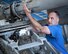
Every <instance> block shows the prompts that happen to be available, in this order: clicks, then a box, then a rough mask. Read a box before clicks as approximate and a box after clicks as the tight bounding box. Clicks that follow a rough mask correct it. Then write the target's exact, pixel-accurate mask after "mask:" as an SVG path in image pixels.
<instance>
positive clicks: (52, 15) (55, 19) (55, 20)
mask: <svg viewBox="0 0 68 54" xmlns="http://www.w3.org/2000/svg"><path fill="white" fill-rule="evenodd" d="M58 20H59V18H58V16H57V15H56V13H55V12H51V13H50V14H49V18H48V23H49V25H53V24H54V25H56V24H58Z"/></svg>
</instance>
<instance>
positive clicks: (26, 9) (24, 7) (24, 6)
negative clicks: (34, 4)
mask: <svg viewBox="0 0 68 54" xmlns="http://www.w3.org/2000/svg"><path fill="white" fill-rule="evenodd" d="M23 9H24V11H25V12H26V13H31V11H30V10H29V9H28V8H27V6H26V4H24V5H23Z"/></svg>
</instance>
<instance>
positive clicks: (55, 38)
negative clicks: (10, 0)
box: [23, 4, 68, 54]
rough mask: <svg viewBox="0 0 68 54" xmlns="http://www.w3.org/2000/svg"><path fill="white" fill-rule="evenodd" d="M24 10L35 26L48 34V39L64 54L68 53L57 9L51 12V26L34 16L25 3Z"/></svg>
mask: <svg viewBox="0 0 68 54" xmlns="http://www.w3.org/2000/svg"><path fill="white" fill-rule="evenodd" d="M23 8H24V11H25V13H26V15H27V16H28V18H29V20H30V21H31V23H32V24H33V26H34V28H35V29H36V30H37V31H40V32H41V33H44V34H46V38H47V40H48V41H49V42H50V43H51V44H52V45H53V46H54V47H55V48H56V49H57V50H58V51H59V52H61V53H62V54H68V53H67V52H66V49H65V47H64V39H63V35H62V29H61V26H60V25H59V24H58V23H59V14H58V13H57V12H56V11H53V12H50V13H49V19H48V22H49V26H42V25H41V24H39V23H38V22H37V21H36V20H35V19H34V18H32V16H31V14H30V11H29V9H28V8H27V6H26V4H24V7H23Z"/></svg>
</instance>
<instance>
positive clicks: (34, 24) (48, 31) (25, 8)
mask: <svg viewBox="0 0 68 54" xmlns="http://www.w3.org/2000/svg"><path fill="white" fill-rule="evenodd" d="M24 11H25V13H26V15H27V16H28V18H29V19H30V21H31V23H32V24H33V26H34V27H35V28H36V29H37V30H38V31H40V32H42V33H46V34H50V30H49V29H48V27H47V26H42V25H41V24H39V23H38V22H37V21H36V20H35V19H34V18H32V16H31V14H30V11H29V9H28V8H27V6H26V4H24Z"/></svg>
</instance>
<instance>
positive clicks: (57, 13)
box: [48, 11, 61, 18]
mask: <svg viewBox="0 0 68 54" xmlns="http://www.w3.org/2000/svg"><path fill="white" fill-rule="evenodd" d="M52 12H54V13H56V15H57V16H58V17H59V18H61V16H60V14H59V12H58V11H50V12H49V13H48V15H49V14H50V13H52Z"/></svg>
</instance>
